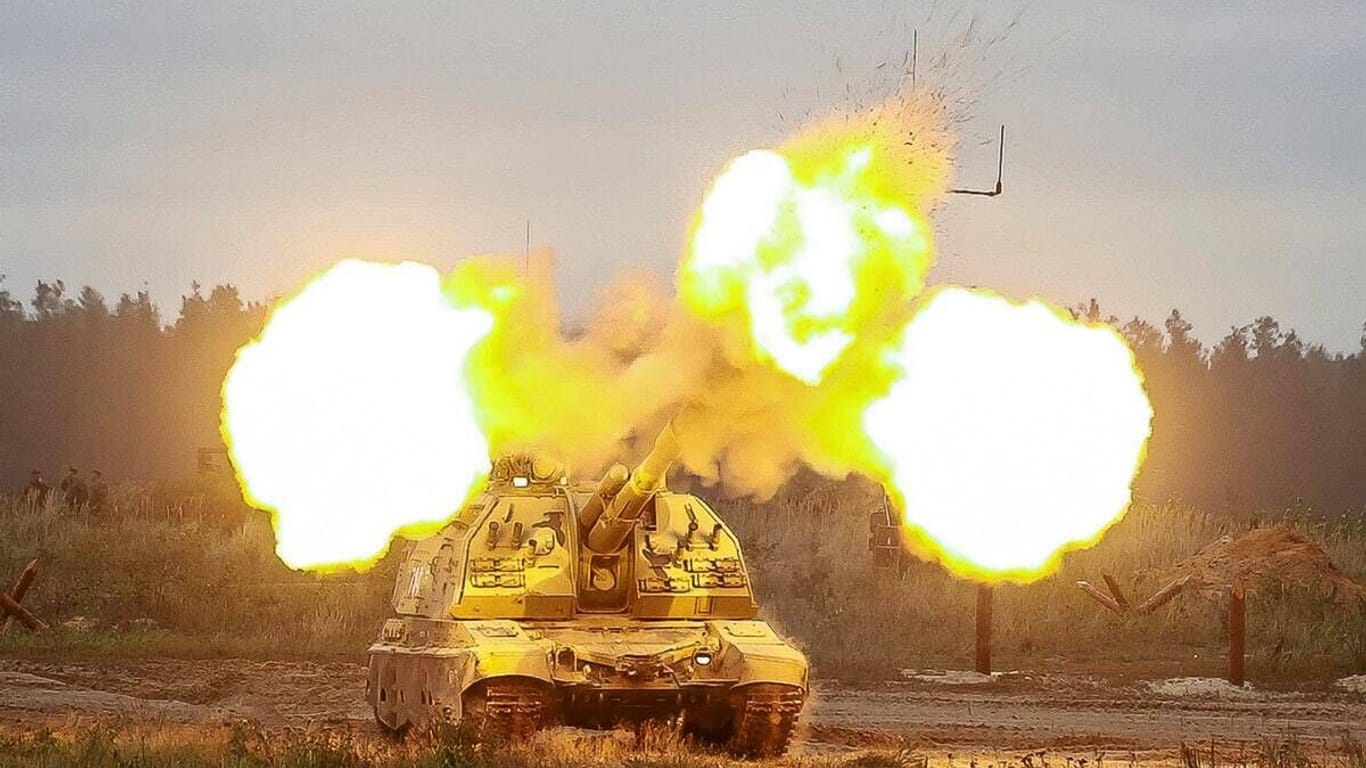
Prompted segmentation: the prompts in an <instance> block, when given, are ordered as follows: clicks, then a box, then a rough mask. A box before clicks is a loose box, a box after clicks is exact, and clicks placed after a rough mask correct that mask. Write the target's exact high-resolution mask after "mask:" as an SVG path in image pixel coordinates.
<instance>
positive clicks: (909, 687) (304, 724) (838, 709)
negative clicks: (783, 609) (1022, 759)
mask: <svg viewBox="0 0 1366 768" xmlns="http://www.w3.org/2000/svg"><path fill="white" fill-rule="evenodd" d="M1225 688H1227V689H1231V690H1232V691H1233V694H1234V695H1229V694H1230V690H1225ZM1352 688H1353V686H1338V687H1330V688H1328V689H1326V690H1321V691H1313V692H1271V691H1263V690H1258V689H1255V688H1251V687H1247V688H1241V689H1234V688H1233V687H1232V686H1229V685H1228V684H1227V683H1224V682H1223V681H1217V680H1216V681H1214V682H1209V681H1208V680H1207V679H1205V678H1185V679H1175V680H1165V681H1156V682H1154V681H1138V680H1132V681H1119V682H1116V681H1114V680H1113V679H1105V678H1102V677H1098V676H1095V675H1086V674H1078V673H1072V672H1067V673H1043V674H1038V673H1023V672H1012V673H1003V674H997V675H992V676H973V675H971V674H964V673H960V672H952V671H944V672H937V673H936V672H927V673H921V674H915V675H910V676H908V678H907V679H905V680H902V681H897V682H892V683H884V684H881V685H872V686H855V685H842V684H839V683H837V682H833V681H830V682H818V683H816V685H815V686H814V688H813V691H812V696H811V700H810V703H809V705H808V707H807V711H806V714H805V715H804V718H803V720H804V725H803V726H802V731H801V734H800V737H799V740H798V743H797V745H796V751H797V752H798V753H799V754H803V753H804V754H825V753H830V752H840V751H848V750H857V749H865V748H883V747H886V748H897V749H915V750H920V751H924V752H926V753H928V754H932V755H933V754H939V755H945V754H954V753H958V754H974V753H977V754H984V755H998V756H1011V757H1013V756H1015V754H1016V753H1022V752H1027V751H1029V750H1039V749H1047V750H1054V751H1062V752H1069V753H1073V754H1076V755H1087V756H1090V757H1091V758H1092V759H1094V757H1095V755H1098V754H1101V753H1108V754H1110V755H1112V756H1124V758H1125V759H1135V758H1136V756H1147V757H1149V758H1153V757H1156V758H1162V757H1164V756H1165V757H1168V758H1170V757H1171V756H1172V755H1173V754H1174V752H1175V750H1176V749H1177V748H1178V747H1179V745H1181V744H1183V743H1193V744H1211V745H1212V744H1214V743H1216V742H1217V743H1218V745H1219V749H1220V750H1228V751H1231V753H1232V754H1234V755H1235V759H1236V750H1238V749H1242V750H1244V751H1246V750H1247V749H1249V748H1250V745H1256V744H1258V743H1259V742H1260V741H1261V740H1262V739H1264V738H1277V737H1281V736H1289V735H1291V734H1293V735H1294V737H1295V738H1297V739H1299V740H1300V741H1302V742H1305V743H1309V744H1314V743H1320V744H1323V745H1327V744H1328V743H1329V742H1333V743H1336V742H1337V741H1338V740H1340V739H1341V738H1342V737H1343V736H1344V735H1347V734H1350V735H1352V736H1353V737H1354V738H1356V739H1357V740H1358V741H1361V740H1366V694H1363V693H1362V692H1360V691H1358V690H1353V689H1352ZM364 691H365V667H364V666H363V665H361V664H357V663H350V662H332V663H314V662H296V661H289V662H286V661H247V660H232V659H229V660H175V659H154V660H137V661H79V662H70V661H67V662H49V661H30V660H18V659H7V660H6V659H0V729H5V730H11V731H12V730H16V729H22V730H27V729H31V728H36V727H51V728H69V727H73V726H81V725H96V724H110V723H112V724H124V725H127V724H137V725H142V726H146V725H157V724H162V725H165V726H167V727H174V728H189V729H196V728H198V729H200V730H204V731H213V730H215V729H219V728H226V727H229V726H231V725H232V724H233V723H241V722H244V721H245V722H249V723H252V724H254V725H255V726H257V727H260V728H264V729H288V730H297V729H301V728H342V729H345V730H347V731H348V732H352V733H357V734H362V735H373V736H375V737H379V736H381V735H382V734H381V732H380V730H379V728H378V726H376V725H375V724H374V722H373V720H372V717H371V712H370V709H369V707H368V706H367V705H366V703H365V701H364V699H363V696H364ZM603 738H612V737H611V736H610V735H608V736H604V737H603Z"/></svg>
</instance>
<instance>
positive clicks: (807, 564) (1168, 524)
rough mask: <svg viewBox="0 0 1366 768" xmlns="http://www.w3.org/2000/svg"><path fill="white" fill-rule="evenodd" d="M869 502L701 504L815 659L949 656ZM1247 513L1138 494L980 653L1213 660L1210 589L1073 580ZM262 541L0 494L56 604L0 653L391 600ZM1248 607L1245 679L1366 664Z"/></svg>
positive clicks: (277, 634)
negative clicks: (886, 562)
mask: <svg viewBox="0 0 1366 768" xmlns="http://www.w3.org/2000/svg"><path fill="white" fill-rule="evenodd" d="M704 495H706V494H705V493H704ZM879 503H880V502H879V495H878V493H877V491H876V489H875V488H873V487H871V486H870V485H868V484H865V483H860V482H857V481H848V482H843V483H829V482H821V483H805V484H802V483H794V484H793V485H791V486H790V487H789V488H787V489H785V490H784V492H783V493H782V494H780V495H779V496H778V497H777V498H775V499H773V500H771V501H769V502H767V503H763V504H758V503H754V502H750V501H721V502H717V503H716V506H717V507H718V508H719V510H720V511H721V512H722V514H723V515H724V516H725V517H726V519H727V520H729V521H730V522H731V524H732V525H733V526H734V527H735V529H736V530H737V532H738V533H739V535H740V537H741V539H742V541H743V542H744V544H745V551H746V556H747V559H748V563H749V565H750V568H751V570H752V571H753V579H754V583H755V587H756V590H757V592H758V595H759V599H760V603H761V605H762V610H763V615H764V617H765V618H767V619H769V620H770V621H772V622H773V623H774V624H776V625H777V626H778V627H779V628H780V629H781V630H782V631H783V632H785V633H786V634H787V635H788V636H790V637H791V638H792V639H793V640H794V641H796V642H797V643H798V644H799V645H801V646H802V647H803V648H804V650H805V651H806V652H807V654H808V655H809V656H810V658H811V660H812V661H813V663H814V665H815V670H816V673H817V674H818V675H821V676H825V677H841V678H887V677H894V676H896V675H897V673H898V671H899V670H901V669H904V668H934V667H941V668H942V667H963V666H966V665H967V664H968V662H969V661H970V659H971V658H972V643H973V626H972V624H973V615H972V610H973V604H974V600H973V592H974V589H975V586H974V585H972V584H970V583H967V582H964V581H962V580H959V579H955V578H953V577H951V576H949V575H948V574H947V573H945V572H944V571H943V569H941V568H940V567H939V566H937V565H934V564H931V563H923V562H918V561H911V563H910V565H909V567H908V568H907V569H906V571H905V573H904V574H901V575H898V574H896V573H893V572H885V571H876V570H874V569H873V568H872V567H871V558H870V556H869V554H868V552H867V513H868V512H869V511H870V510H872V509H874V508H876V505H877V504H879ZM1283 516H1284V517H1287V518H1290V519H1294V520H1297V521H1299V524H1300V525H1301V526H1302V528H1303V529H1304V530H1306V531H1307V532H1309V533H1310V534H1311V535H1313V536H1315V537H1316V538H1318V540H1320V541H1321V542H1322V543H1323V544H1324V546H1325V548H1326V549H1327V550H1328V551H1329V552H1330V554H1331V555H1332V556H1333V557H1334V559H1335V561H1336V562H1337V563H1338V565H1339V567H1341V568H1343V569H1344V570H1345V571H1346V572H1348V573H1349V574H1351V575H1354V576H1356V577H1358V578H1366V526H1363V525H1362V522H1361V519H1360V518H1359V517H1355V516H1349V517H1347V518H1342V519H1338V520H1332V521H1322V520H1319V519H1317V518H1312V516H1310V515H1308V514H1306V512H1305V511H1304V510H1288V511H1287V512H1286V513H1285V514H1284V515H1283ZM1245 527H1246V524H1245V523H1244V524H1235V523H1233V522H1232V521H1230V520H1227V519H1225V518H1221V517H1216V516H1212V515H1209V514H1206V513H1204V512H1202V511H1200V510H1197V509H1194V508H1191V507H1188V506H1185V505H1181V504H1164V505H1151V504H1140V505H1137V506H1136V507H1135V508H1134V509H1132V510H1131V511H1130V512H1129V514H1128V515H1127V516H1126V517H1125V518H1124V520H1122V521H1121V522H1120V523H1119V524H1117V525H1116V526H1115V527H1114V528H1113V529H1111V531H1110V532H1109V533H1108V534H1107V535H1106V536H1105V538H1104V539H1103V540H1102V541H1101V542H1100V544H1098V545H1097V546H1096V547H1094V548H1092V549H1090V550H1085V551H1080V552H1075V553H1072V554H1070V555H1068V556H1067V557H1066V558H1065V559H1064V561H1063V565H1062V567H1061V569H1060V570H1059V571H1058V572H1057V573H1055V574H1053V575H1051V576H1048V577H1046V578H1044V579H1042V580H1040V581H1038V582H1036V583H1033V584H1030V585H1026V586H1008V585H1007V586H999V587H997V588H996V589H995V616H996V618H995V626H996V631H995V642H994V650H995V657H996V666H997V668H998V669H1012V668H1034V669H1038V668H1048V667H1056V666H1062V665H1065V664H1067V663H1072V662H1083V663H1086V664H1089V665H1091V666H1093V667H1094V666H1101V667H1104V666H1106V665H1118V666H1119V668H1121V669H1122V668H1123V665H1124V664H1125V663H1127V662H1139V663H1142V664H1143V665H1144V666H1145V667H1146V668H1148V669H1152V668H1153V664H1155V663H1165V664H1167V666H1168V667H1169V668H1170V670H1171V671H1172V673H1173V674H1177V673H1180V674H1217V673H1218V672H1219V670H1220V669H1221V668H1222V653H1223V651H1222V648H1223V636H1224V631H1225V621H1226V615H1225V607H1224V605H1223V603H1222V601H1220V600H1218V599H1202V598H1198V597H1194V596H1183V597H1180V598H1178V599H1177V600H1175V601H1173V602H1172V603H1170V604H1169V605H1168V606H1167V607H1165V608H1163V609H1161V610H1159V611H1157V612H1156V613H1154V614H1153V615H1150V616H1145V617H1133V616H1115V615H1112V614H1110V613H1107V612H1105V611H1104V610H1102V609H1101V608H1100V607H1099V606H1098V605H1096V604H1095V603H1093V602H1092V601H1091V600H1090V599H1089V598H1088V597H1087V596H1086V595H1084V594H1083V593H1081V592H1080V591H1079V590H1077V589H1076V587H1075V586H1074V584H1075V582H1076V581H1078V580H1081V579H1085V580H1089V581H1093V582H1099V580H1100V578H1101V574H1102V573H1110V574H1113V575H1115V576H1116V577H1119V578H1120V580H1121V582H1122V583H1123V584H1124V585H1125V587H1126V588H1127V589H1128V590H1129V592H1130V598H1131V599H1135V600H1136V599H1141V598H1142V597H1144V596H1146V595H1147V594H1149V593H1151V592H1152V591H1154V590H1155V589H1156V588H1157V587H1159V586H1161V585H1159V584H1155V583H1149V582H1145V581H1141V580H1134V579H1131V578H1130V575H1131V574H1133V573H1134V572H1135V571H1140V570H1142V569H1147V568H1155V567H1161V566H1166V565H1170V564H1172V563H1174V562H1176V561H1178V560H1180V559H1181V558H1184V557H1187V556H1189V555H1191V554H1193V553H1194V552H1196V551H1197V550H1198V549H1199V548H1200V547H1202V546H1204V545H1205V544H1208V543H1209V542H1211V541H1213V540H1214V539H1216V538H1218V537H1219V536H1221V535H1224V534H1226V533H1236V532H1238V531H1240V530H1242V529H1243V528H1245ZM273 544H274V542H273V535H272V532H271V529H270V523H269V521H268V519H267V518H266V516H265V515H264V514H261V513H259V512H254V511H251V510H248V509H246V508H244V507H242V505H241V503H240V501H237V500H236V499H235V498H234V497H233V496H232V489H218V490H215V489H212V488H200V487H192V486H182V487H166V486H156V487H152V486H125V487H123V488H120V489H118V491H117V492H116V493H115V495H114V498H113V503H112V505H111V508H110V509H108V510H107V511H106V512H105V513H104V514H102V515H100V516H91V515H89V514H72V513H68V512H66V511H65V510H63V509H61V508H60V506H57V505H48V506H45V507H42V508H39V509H36V510H33V509H28V508H26V507H24V506H22V505H20V504H18V503H17V501H16V500H14V499H8V500H6V499H0V579H8V578H12V577H13V576H15V575H17V574H18V572H19V570H20V569H21V568H22V567H23V565H24V564H25V563H26V562H27V561H28V560H29V559H30V558H34V557H37V558H40V560H41V563H42V575H41V576H40V577H39V580H38V582H37V584H36V585H35V587H34V590H33V591H32V593H31V594H30V596H29V598H28V599H26V600H25V603H26V604H27V605H29V606H30V607H31V608H32V609H33V610H34V611H35V612H36V613H37V614H38V615H40V616H42V617H44V618H46V619H47V620H48V621H50V622H52V623H53V624H54V631H52V632H50V633H46V634H41V635H30V634H28V633H26V632H16V631H13V630H11V631H10V632H8V633H6V634H5V635H3V636H0V653H3V654H8V655H24V656H43V655H61V656H63V657H70V656H72V655H89V656H109V655H172V656H186V657H202V656H250V657H267V658H296V657H297V658H301V657H310V658H317V657H320V656H323V657H349V658H360V656H361V654H362V653H363V651H364V649H365V647H366V645H367V644H368V643H369V642H370V641H371V639H372V638H373V637H374V635H375V633H376V631H377V629H378V626H379V624H380V623H381V622H382V621H383V619H384V618H385V617H386V616H387V615H388V614H389V611H390V607H389V602H388V600H389V594H390V590H391V586H392V580H393V576H394V572H395V568H396V565H397V557H398V556H397V553H391V554H390V556H389V557H387V558H386V559H385V560H383V561H381V562H380V563H379V564H378V565H377V566H376V567H375V568H374V569H372V570H371V571H369V572H366V573H364V574H354V573H347V574H337V575H325V576H320V575H313V574H307V573H298V572H294V571H291V570H290V569H288V568H287V567H285V566H284V565H283V564H281V563H280V561H279V560H278V559H277V558H276V557H275V555H274V553H273ZM396 549H401V547H396ZM1249 610H1250V613H1249V637H1248V647H1249V652H1250V655H1251V658H1250V666H1249V671H1250V674H1251V676H1252V679H1254V680H1277V679H1282V680H1294V679H1302V678H1306V677H1330V676H1337V675H1341V674H1346V673H1361V672H1366V615H1363V610H1362V608H1361V607H1360V606H1352V605H1343V604H1341V603H1338V602H1334V601H1332V600H1331V599H1329V597H1328V596H1327V595H1326V594H1324V593H1323V592H1322V591H1321V590H1316V589H1314V588H1313V586H1312V585H1306V586H1305V587H1304V588H1302V589H1291V590H1288V591H1281V590H1271V589H1262V590H1257V591H1254V592H1253V593H1252V598H1251V600H1250V609H1249Z"/></svg>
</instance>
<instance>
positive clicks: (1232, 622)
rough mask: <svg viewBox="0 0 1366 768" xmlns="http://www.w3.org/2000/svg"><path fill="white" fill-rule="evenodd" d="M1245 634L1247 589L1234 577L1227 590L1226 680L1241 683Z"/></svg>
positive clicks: (1240, 684)
mask: <svg viewBox="0 0 1366 768" xmlns="http://www.w3.org/2000/svg"><path fill="white" fill-rule="evenodd" d="M1246 634H1247V590H1246V589H1245V588H1244V586H1243V581H1242V579H1234V581H1233V584H1232V585H1231V586H1230V587H1229V590H1228V681H1229V682H1230V683H1233V684H1234V685H1236V686H1239V687H1241V686H1242V685H1243V656H1244V654H1243V648H1244V646H1243V641H1244V639H1245V636H1246Z"/></svg>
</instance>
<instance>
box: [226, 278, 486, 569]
mask: <svg viewBox="0 0 1366 768" xmlns="http://www.w3.org/2000/svg"><path fill="white" fill-rule="evenodd" d="M492 325H493V317H492V316H491V315H490V314H489V313H488V312H487V311H485V310H483V309H475V308H457V307H454V306H452V305H451V304H450V303H449V301H448V300H447V298H446V297H445V296H444V295H443V293H442V287H441V278H440V276H439V275H438V274H437V272H436V270H435V269H433V268H431V267H428V266H425V265H421V264H415V263H403V264H375V263H367V262H362V261H355V260H351V261H344V262H341V263H340V264H338V265H337V266H336V267H334V268H332V269H331V270H329V271H328V272H326V273H325V274H323V275H322V276H321V277H319V278H318V279H316V280H315V281H313V282H312V283H310V284H309V285H308V286H307V287H306V288H305V289H304V290H303V292H302V293H300V294H299V295H298V296H296V297H294V298H292V299H290V300H288V301H286V302H284V303H283V304H281V305H280V306H279V307H278V308H277V309H276V310H275V312H274V313H273V314H272V315H271V318H270V321H269V322H268V323H267V325H266V328H265V330H264V331H262V333H261V336H260V337H259V338H258V339H257V340H256V341H254V342H252V343H251V344H249V345H247V346H245V347H243V348H242V349H241V350H240V351H239V352H238V355H237V360H236V362H235V363H234V365H233V367H232V370H231V371H230V372H229V374H228V377H227V379H226V380H225V381H224V385H223V397H224V411H223V427H224V435H225V437H226V438H227V439H228V442H229V445H230V448H231V452H232V459H233V463H234V465H235V466H236V468H237V471H238V474H239V476H240V479H241V481H242V484H243V489H244V491H245V492H246V493H247V494H248V496H249V498H250V499H251V500H252V501H253V503H254V504H255V505H256V506H258V507H262V508H264V509H269V510H272V511H273V512H274V513H275V517H276V520H275V523H276V537H277V542H278V544H277V552H278V554H279V556H280V559H281V560H283V561H284V562H285V563H286V564H288V565H290V566H291V567H294V568H307V567H318V566H331V565H337V564H353V565H357V566H358V567H363V566H364V565H366V564H368V563H369V562H370V561H372V560H373V559H374V558H376V557H378V556H379V555H381V554H382V553H383V552H384V551H385V550H386V549H387V548H388V546H389V541H390V539H391V537H392V536H393V534H394V533H395V531H397V530H399V529H402V528H409V527H412V526H422V525H434V524H439V523H440V522H442V521H444V520H445V519H447V518H448V517H449V516H450V515H451V514H452V513H453V512H454V511H455V510H456V509H457V508H458V507H459V506H460V504H461V503H462V502H463V501H464V500H465V498H466V497H467V495H468V494H469V493H470V491H471V489H472V487H473V486H474V485H475V484H476V483H478V482H480V481H481V480H482V479H483V477H484V476H485V475H486V474H487V472H488V469H489V461H488V445H487V444H486V441H485V439H484V435H483V433H482V432H481V431H480V429H479V426H478V424H477V422H476V421H475V410H474V404H473V403H472V401H471V397H470V393H469V391H468V388H467V386H466V380H465V376H464V371H463V368H464V364H465V359H466V356H467V355H468V354H469V352H470V350H471V348H472V347H473V346H474V345H475V344H476V343H477V342H478V341H479V340H480V339H481V338H482V337H483V336H484V335H485V334H486V333H488V331H489V330H490V329H491V328H492Z"/></svg>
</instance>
